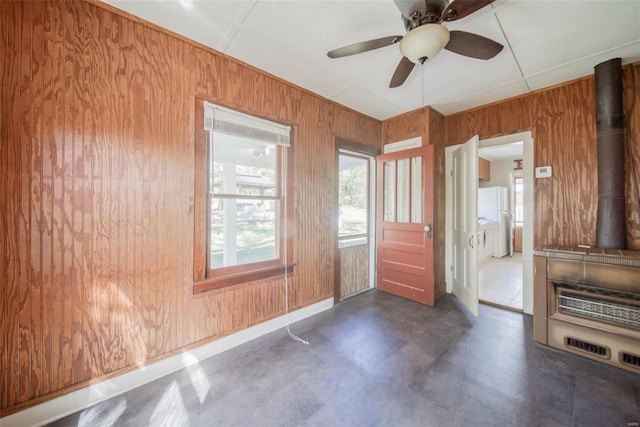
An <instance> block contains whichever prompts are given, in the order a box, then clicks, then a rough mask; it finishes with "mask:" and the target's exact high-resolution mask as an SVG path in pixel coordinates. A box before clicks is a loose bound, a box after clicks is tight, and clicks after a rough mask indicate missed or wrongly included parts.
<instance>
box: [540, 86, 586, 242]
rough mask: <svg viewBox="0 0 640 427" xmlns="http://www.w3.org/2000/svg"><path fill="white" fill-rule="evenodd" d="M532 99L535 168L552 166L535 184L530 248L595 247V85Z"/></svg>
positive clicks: (554, 92)
mask: <svg viewBox="0 0 640 427" xmlns="http://www.w3.org/2000/svg"><path fill="white" fill-rule="evenodd" d="M536 97H537V99H536V121H535V125H534V126H535V137H534V138H535V140H534V146H535V159H536V160H535V164H536V166H543V165H551V166H552V167H553V176H552V177H551V178H547V179H538V180H536V191H535V206H536V212H535V214H536V216H535V230H536V233H535V237H534V246H536V247H537V246H542V245H549V244H558V245H575V244H585V245H592V246H595V232H596V211H597V196H598V195H597V191H594V189H596V188H597V186H598V176H597V173H596V170H597V150H596V128H595V122H596V120H595V101H594V97H595V88H594V82H593V79H582V80H579V81H577V82H575V83H572V84H568V85H564V86H560V87H557V88H554V89H552V90H548V91H544V92H541V93H539V94H537V95H536Z"/></svg>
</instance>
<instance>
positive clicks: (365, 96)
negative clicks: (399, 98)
mask: <svg viewBox="0 0 640 427" xmlns="http://www.w3.org/2000/svg"><path fill="white" fill-rule="evenodd" d="M330 99H331V100H332V101H335V102H337V103H339V104H342V105H345V106H347V107H349V108H352V109H354V110H356V111H363V110H367V112H368V113H367V115H368V116H371V117H373V118H375V119H378V120H385V119H388V118H390V117H394V116H397V115H399V114H402V113H404V110H403V109H402V108H401V107H398V106H395V105H392V104H389V103H388V102H387V101H386V100H385V99H383V98H379V97H377V96H376V95H374V94H372V93H369V92H367V91H366V90H364V89H361V88H357V87H353V88H351V89H347V90H345V91H344V92H342V93H339V94H337V95H335V96H333V97H332V98H330Z"/></svg>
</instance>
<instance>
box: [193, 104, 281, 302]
mask: <svg viewBox="0 0 640 427" xmlns="http://www.w3.org/2000/svg"><path fill="white" fill-rule="evenodd" d="M199 106H200V108H198V109H197V110H198V113H197V114H201V115H202V116H201V117H202V120H197V121H196V122H200V123H197V126H199V125H201V126H202V127H203V129H204V132H202V133H201V134H200V137H199V138H198V136H197V140H198V139H200V140H201V141H200V142H199V145H200V147H199V148H200V149H198V146H197V147H196V203H195V205H196V211H197V212H202V210H204V215H196V236H195V238H196V259H197V261H196V262H195V264H194V276H195V277H194V281H195V282H196V284H195V286H194V291H195V292H202V291H205V290H210V289H216V288H220V287H224V286H229V285H233V284H238V283H244V282H248V281H253V280H258V279H262V278H266V277H270V276H274V275H278V274H283V273H284V271H285V270H284V269H285V268H289V269H290V264H291V262H290V260H291V259H292V258H291V253H290V252H291V249H290V247H289V245H288V243H289V239H287V238H286V235H287V234H290V233H287V226H289V227H291V225H292V223H291V221H290V219H291V216H292V215H291V212H292V209H291V205H292V204H293V203H289V204H287V199H286V195H287V192H288V188H289V187H288V180H287V177H288V176H289V169H290V153H288V151H289V148H288V147H289V146H290V133H291V128H290V127H289V126H284V125H281V124H278V123H274V122H271V121H268V120H264V119H261V118H257V117H253V116H250V115H247V114H244V113H240V112H237V111H234V110H230V109H228V108H224V107H220V106H217V105H214V104H211V103H208V102H206V101H200V103H199ZM198 133H199V132H198V129H196V135H198ZM197 142H198V141H197ZM196 145H198V143H197V144H196ZM203 145H204V146H203ZM200 168H203V169H204V170H205V173H204V176H202V174H199V172H200V171H199V170H198V169H200ZM199 177H200V178H199ZM202 181H204V182H202ZM287 219H289V221H287ZM202 234H203V235H204V236H203V235H202ZM200 247H201V248H200ZM202 257H204V260H202Z"/></svg>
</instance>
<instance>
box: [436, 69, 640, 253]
mask: <svg viewBox="0 0 640 427" xmlns="http://www.w3.org/2000/svg"><path fill="white" fill-rule="evenodd" d="M595 65H596V64H594V66H595ZM639 81H640V63H635V64H632V65H628V66H625V67H624V69H623V87H624V105H625V122H626V131H627V141H626V142H627V148H628V149H627V161H626V174H627V179H626V201H627V203H626V208H627V210H626V214H627V245H628V248H630V249H636V250H637V249H640V190H639V184H638V182H639V178H640V86H639V83H638V82H639ZM446 122H447V137H446V140H447V145H455V144H459V143H461V142H464V141H465V140H467V139H468V138H469V137H470V136H472V135H475V134H478V135H480V138H481V139H484V138H491V137H496V136H501V135H507V134H512V133H517V132H522V131H525V130H531V131H532V134H533V138H534V151H535V153H534V166H545V165H550V166H552V167H553V177H551V178H547V179H538V180H536V181H535V224H534V227H535V229H534V245H535V246H536V247H538V246H542V245H548V244H560V245H577V244H586V245H591V246H595V240H596V239H595V232H596V214H597V196H598V194H597V188H598V178H597V173H596V168H597V148H596V126H595V83H594V77H593V76H589V77H585V78H582V79H579V80H575V81H573V82H570V83H567V84H563V85H559V86H556V87H552V88H548V89H545V90H541V91H537V92H534V93H531V94H528V95H524V96H521V97H517V98H513V99H510V100H506V101H503V102H499V103H496V104H492V105H487V106H484V107H481V108H477V109H474V110H470V111H466V112H461V113H458V114H455V115H451V116H448V117H447V118H446Z"/></svg>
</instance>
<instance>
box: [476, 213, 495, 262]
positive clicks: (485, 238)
mask: <svg viewBox="0 0 640 427" xmlns="http://www.w3.org/2000/svg"><path fill="white" fill-rule="evenodd" d="M495 238H496V223H495V222H494V221H487V222H480V223H479V224H478V262H482V261H484V260H486V259H488V258H491V256H493V252H494V246H495Z"/></svg>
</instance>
